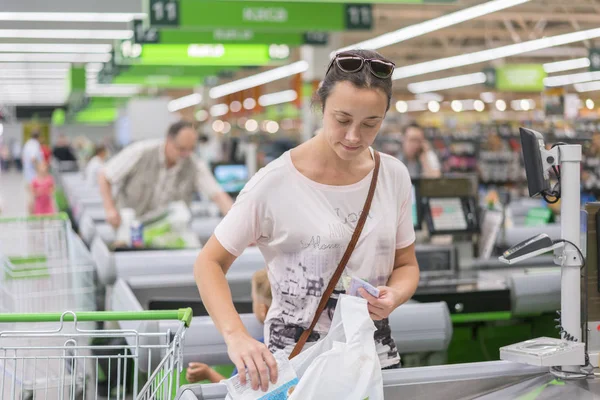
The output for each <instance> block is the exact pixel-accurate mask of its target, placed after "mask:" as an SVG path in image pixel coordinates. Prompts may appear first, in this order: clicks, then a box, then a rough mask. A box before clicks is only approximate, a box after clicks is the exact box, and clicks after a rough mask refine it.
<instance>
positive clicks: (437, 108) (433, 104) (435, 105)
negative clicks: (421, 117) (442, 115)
mask: <svg viewBox="0 0 600 400" xmlns="http://www.w3.org/2000/svg"><path fill="white" fill-rule="evenodd" d="M427 108H428V109H429V111H431V112H432V113H436V112H438V111H440V103H438V102H437V101H435V100H431V101H430V102H429V103H427Z"/></svg>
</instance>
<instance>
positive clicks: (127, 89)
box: [85, 84, 141, 97]
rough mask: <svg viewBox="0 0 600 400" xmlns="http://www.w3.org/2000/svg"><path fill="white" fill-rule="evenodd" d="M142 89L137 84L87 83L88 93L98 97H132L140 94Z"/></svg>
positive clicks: (86, 89) (86, 90)
mask: <svg viewBox="0 0 600 400" xmlns="http://www.w3.org/2000/svg"><path fill="white" fill-rule="evenodd" d="M140 90H141V87H140V86H137V85H108V84H106V85H89V84H88V85H87V87H86V88H85V92H86V94H88V95H90V96H98V97H104V96H107V97H130V96H134V95H136V94H138V93H139V92H140Z"/></svg>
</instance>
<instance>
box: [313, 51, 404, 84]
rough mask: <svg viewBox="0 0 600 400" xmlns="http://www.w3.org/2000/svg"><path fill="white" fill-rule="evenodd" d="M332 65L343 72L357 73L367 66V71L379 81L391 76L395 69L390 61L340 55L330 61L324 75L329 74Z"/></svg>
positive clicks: (355, 55)
mask: <svg viewBox="0 0 600 400" xmlns="http://www.w3.org/2000/svg"><path fill="white" fill-rule="evenodd" d="M334 63H335V64H336V65H337V67H338V68H339V69H340V70H342V71H343V72H357V71H360V70H361V69H362V67H364V65H365V64H367V67H368V68H369V71H370V72H371V73H372V74H373V75H374V76H375V77H377V78H379V79H386V78H389V77H390V76H392V73H394V68H395V67H396V64H394V63H393V62H391V61H383V60H380V59H377V58H364V57H362V56H359V55H357V54H352V53H340V54H336V56H335V57H334V58H333V60H331V62H330V63H329V67H328V68H327V72H326V73H325V75H327V74H328V73H329V70H331V67H333V64H334Z"/></svg>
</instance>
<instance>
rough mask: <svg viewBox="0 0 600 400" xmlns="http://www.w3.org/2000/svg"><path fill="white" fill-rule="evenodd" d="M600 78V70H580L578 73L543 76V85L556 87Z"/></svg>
mask: <svg viewBox="0 0 600 400" xmlns="http://www.w3.org/2000/svg"><path fill="white" fill-rule="evenodd" d="M599 79H600V71H596V72H580V73H578V74H569V75H559V76H551V77H548V78H544V86H547V87H556V86H566V85H572V84H574V83H581V82H589V81H595V80H599Z"/></svg>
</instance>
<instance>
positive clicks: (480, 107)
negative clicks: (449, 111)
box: [473, 100, 485, 112]
mask: <svg viewBox="0 0 600 400" xmlns="http://www.w3.org/2000/svg"><path fill="white" fill-rule="evenodd" d="M473 108H474V109H475V111H477V112H483V110H485V103H484V102H483V101H481V100H475V101H474V102H473Z"/></svg>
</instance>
